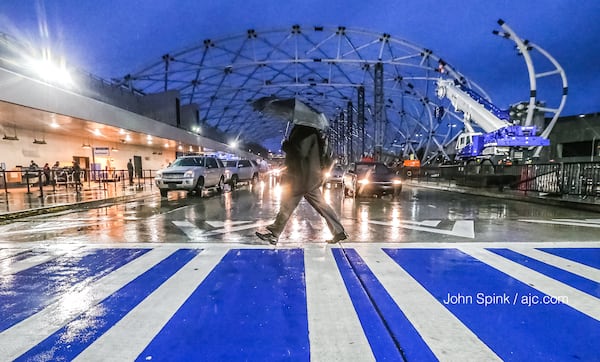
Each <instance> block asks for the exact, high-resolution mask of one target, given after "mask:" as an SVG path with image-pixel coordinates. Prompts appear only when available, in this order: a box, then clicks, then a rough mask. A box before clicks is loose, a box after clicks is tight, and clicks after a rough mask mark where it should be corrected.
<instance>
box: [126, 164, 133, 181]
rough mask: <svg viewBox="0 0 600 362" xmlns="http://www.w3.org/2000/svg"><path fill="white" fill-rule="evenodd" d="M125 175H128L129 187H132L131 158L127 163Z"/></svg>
mask: <svg viewBox="0 0 600 362" xmlns="http://www.w3.org/2000/svg"><path fill="white" fill-rule="evenodd" d="M127 173H128V174H129V185H133V163H132V162H131V158H130V159H129V162H127Z"/></svg>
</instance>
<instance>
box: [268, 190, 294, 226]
mask: <svg viewBox="0 0 600 362" xmlns="http://www.w3.org/2000/svg"><path fill="white" fill-rule="evenodd" d="M288 195H289V196H287V197H286V196H284V197H283V198H282V199H281V204H280V206H279V212H278V213H277V216H276V217H275V222H273V224H271V225H269V226H267V230H269V231H270V232H272V233H273V235H275V236H276V237H279V235H281V233H282V232H283V229H284V228H285V225H286V224H287V222H288V220H289V219H290V217H291V216H292V213H293V212H294V210H295V209H296V207H297V206H298V204H299V203H300V200H302V195H290V194H288Z"/></svg>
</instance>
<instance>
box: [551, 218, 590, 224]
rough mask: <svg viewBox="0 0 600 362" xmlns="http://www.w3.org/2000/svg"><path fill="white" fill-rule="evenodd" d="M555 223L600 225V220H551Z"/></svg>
mask: <svg viewBox="0 0 600 362" xmlns="http://www.w3.org/2000/svg"><path fill="white" fill-rule="evenodd" d="M552 220H557V221H570V222H575V223H580V224H600V219H552Z"/></svg>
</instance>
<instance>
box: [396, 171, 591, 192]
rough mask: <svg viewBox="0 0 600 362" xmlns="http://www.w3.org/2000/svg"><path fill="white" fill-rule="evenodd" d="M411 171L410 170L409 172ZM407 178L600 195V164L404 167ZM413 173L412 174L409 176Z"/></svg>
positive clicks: (473, 185)
mask: <svg viewBox="0 0 600 362" xmlns="http://www.w3.org/2000/svg"><path fill="white" fill-rule="evenodd" d="M409 171H410V172H409ZM402 172H403V175H404V177H406V178H411V179H413V180H415V181H417V182H418V181H427V182H436V183H447V184H448V185H451V184H456V185H460V186H470V187H497V188H499V189H504V188H510V189H514V190H521V191H535V192H540V193H548V194H556V195H573V196H580V197H582V198H585V197H588V196H593V197H600V163H599V162H577V163H575V162H574V163H540V164H518V165H493V164H491V163H470V164H467V165H443V166H439V167H421V168H418V169H405V170H403V171H402ZM409 175H410V176H409Z"/></svg>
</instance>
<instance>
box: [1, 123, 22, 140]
mask: <svg viewBox="0 0 600 362" xmlns="http://www.w3.org/2000/svg"><path fill="white" fill-rule="evenodd" d="M13 128H14V130H15V135H14V136H7V135H6V133H5V134H4V137H2V139H3V140H6V141H18V140H19V137H17V125H16V124H15V125H13Z"/></svg>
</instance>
